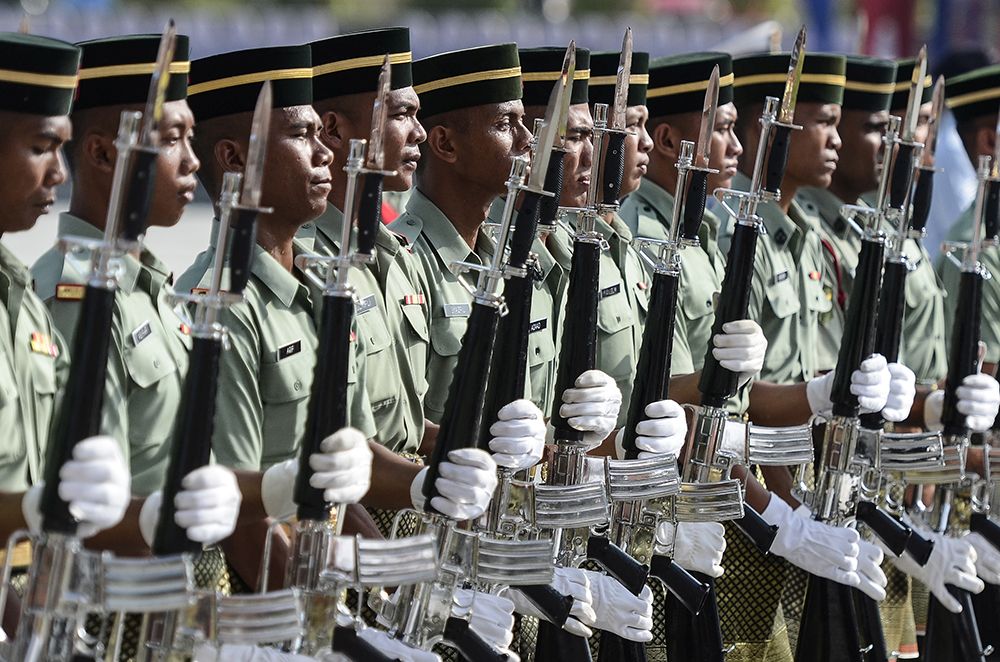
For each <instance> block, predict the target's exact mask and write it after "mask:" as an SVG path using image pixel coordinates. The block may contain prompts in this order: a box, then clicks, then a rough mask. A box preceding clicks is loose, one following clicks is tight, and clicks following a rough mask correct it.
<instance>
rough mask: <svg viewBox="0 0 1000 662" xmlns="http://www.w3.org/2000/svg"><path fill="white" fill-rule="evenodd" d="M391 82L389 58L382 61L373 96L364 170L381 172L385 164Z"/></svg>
mask: <svg viewBox="0 0 1000 662" xmlns="http://www.w3.org/2000/svg"><path fill="white" fill-rule="evenodd" d="M391 81H392V65H390V64H389V56H388V55H386V56H385V59H384V60H383V61H382V69H381V71H379V74H378V91H377V92H376V94H375V105H374V106H373V107H372V132H371V137H370V138H369V140H368V159H367V161H366V162H365V168H366V169H368V170H376V171H378V170H382V169H383V166H384V164H385V125H386V122H388V118H389V88H390V84H391Z"/></svg>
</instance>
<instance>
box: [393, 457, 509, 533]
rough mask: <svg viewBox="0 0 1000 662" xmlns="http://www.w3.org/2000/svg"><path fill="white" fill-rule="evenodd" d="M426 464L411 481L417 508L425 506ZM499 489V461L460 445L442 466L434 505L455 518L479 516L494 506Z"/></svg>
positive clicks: (442, 512)
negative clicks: (495, 492) (494, 497)
mask: <svg viewBox="0 0 1000 662" xmlns="http://www.w3.org/2000/svg"><path fill="white" fill-rule="evenodd" d="M427 470H428V467H424V468H423V469H421V470H420V473H418V474H417V476H416V478H414V479H413V482H412V483H411V484H410V500H411V501H412V502H413V507H414V508H416V509H417V510H423V509H424V501H425V499H424V493H423V488H424V478H425V477H426V476H427ZM496 489H497V464H496V462H494V461H493V458H491V457H490V454H489V453H487V452H486V451H483V450H479V449H478V448H459V449H458V450H453V451H451V452H450V453H448V461H447V462H442V463H441V464H440V465H439V466H438V479H437V491H438V494H439V496H436V497H434V498H433V499H431V506H433V507H434V510H436V511H438V512H439V513H441V514H442V515H444V516H446V517H450V518H451V519H454V520H459V521H461V520H468V519H476V518H477V517H479V516H480V515H482V514H483V513H484V512H486V509H487V508H488V507H489V505H490V499H492V498H493V492H494V491H495V490H496Z"/></svg>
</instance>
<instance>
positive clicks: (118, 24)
mask: <svg viewBox="0 0 1000 662" xmlns="http://www.w3.org/2000/svg"><path fill="white" fill-rule="evenodd" d="M169 17H173V18H174V19H175V20H176V21H177V26H178V30H180V31H181V32H183V33H186V34H188V35H190V36H191V50H192V53H191V55H192V57H195V58H197V57H203V56H206V55H212V54H214V53H219V52H225V51H230V50H237V49H241V48H250V47H254V46H268V45H278V44H290V43H303V42H307V41H312V40H314V39H319V38H322V37H326V36H330V35H335V34H339V33H343V32H352V31H356V30H363V29H366V28H373V27H386V26H392V25H406V26H409V27H410V29H411V44H412V50H413V56H414V57H415V58H420V57H424V56H426V55H431V54H433V53H439V52H442V51H448V50H454V49H457V48H465V47H469V46H477V45H482V44H488V43H498V42H505V41H516V42H517V43H518V44H520V45H521V46H541V45H556V44H565V43H568V42H569V40H570V39H576V40H577V43H578V44H580V45H581V46H586V47H588V48H591V49H595V50H612V49H617V48H618V47H619V46H620V45H621V35H622V32H623V30H624V28H625V26H627V25H631V26H632V28H633V31H634V35H635V48H636V49H637V50H644V51H649V52H650V53H651V54H652V55H653V56H654V57H655V56H660V55H669V54H672V53H679V52H685V51H699V50H725V51H728V52H731V53H734V54H736V53H745V52H754V51H762V50H779V49H781V48H785V49H787V48H789V47H790V46H791V43H792V41H793V40H794V38H795V33H796V31H797V30H798V27H799V25H801V24H802V23H805V24H806V25H807V26H808V27H809V37H808V49H809V50H811V51H837V52H842V53H865V54H870V55H878V56H882V57H900V56H914V55H916V53H917V51H918V50H919V48H920V46H921V45H922V44H925V43H926V44H927V47H928V52H929V54H930V70H931V72H932V73H935V74H937V73H940V72H942V70H944V72H945V73H946V75H947V72H948V71H949V70H950V71H951V73H952V74H953V73H955V72H956V70H957V69H962V68H967V67H964V66H963V65H962V63H963V62H964V63H966V64H967V63H968V62H970V60H969V59H968V58H969V56H970V55H971V56H972V58H973V59H972V60H971V61H972V62H980V63H986V62H996V61H998V57H997V56H998V53H997V45H998V44H1000V0H173V1H154V0H0V30H17V29H18V27H19V26H20V25H22V24H24V23H26V26H25V27H26V28H27V29H28V30H29V31H30V32H32V33H35V34H41V35H46V36H50V37H57V38H61V39H65V40H67V41H82V40H84V39H92V38H97V37H105V36H110V35H117V34H134V33H139V32H159V31H160V30H162V28H163V25H164V24H165V23H166V20H167V18H169ZM949 67H950V69H949ZM956 67H957V69H956ZM951 132H954V129H953V128H952V129H951ZM951 139H952V142H954V141H956V140H957V134H954V135H951ZM955 150H958V152H956V153H955V155H956V158H954V159H950V160H949V165H948V166H947V169H948V174H947V175H946V177H948V179H949V183H948V185H947V186H945V185H942V186H939V187H935V188H936V191H948V192H949V193H950V195H945V194H942V195H935V201H934V207H933V208H932V222H931V223H930V224H929V226H928V228H929V236H928V238H927V241H926V242H925V243H926V245H927V246H928V248H929V249H930V250H931V252H932V253H935V252H936V251H937V246H938V245H939V242H940V239H941V238H942V237H943V234H944V232H945V231H946V229H947V227H948V226H949V225H950V222H951V221H952V220H953V219H954V218H955V217H957V216H958V214H959V213H960V212H961V210H962V209H963V208H964V207H965V206H966V205H968V204H969V200H971V197H972V196H973V194H974V191H975V176H974V172H973V171H972V166H971V165H969V163H968V160H967V158H965V157H964V154H963V153H961V147H960V145H958V146H957V147H955V146H954V145H953V149H952V151H953V152H954V151H955ZM939 151H940V150H939ZM61 193H62V194H61V195H60V198H61V199H62V201H63V202H64V203H65V200H66V198H67V196H68V190H67V191H63V192H61ZM211 218H212V210H211V205H210V204H209V201H208V199H207V197H206V196H205V195H204V193H203V192H202V191H200V190H199V198H198V200H197V201H196V202H195V203H194V204H192V205H191V206H190V207H189V209H188V211H187V212H186V213H185V216H184V219H183V220H182V221H181V223H182V227H183V230H182V231H180V232H178V231H177V229H173V230H154V231H152V233H151V236H150V237H149V240H150V242H151V245H153V246H154V248H155V249H156V250H157V252H158V253H159V254H160V256H161V257H162V258H163V259H164V260H166V262H167V263H168V264H169V265H171V267H173V268H174V269H175V270H183V269H184V268H185V267H187V265H189V264H190V263H191V261H192V260H193V258H194V256H195V254H197V252H198V251H199V250H201V249H202V248H203V247H204V246H205V245H206V244H207V243H208V235H209V231H210V227H211V224H210V220H211ZM55 220H56V214H55V213H52V214H49V215H48V216H45V217H42V218H41V219H39V222H38V224H37V225H36V226H35V228H34V229H33V230H31V231H29V232H22V233H17V234H10V235H8V236H5V237H4V238H3V240H4V243H5V244H7V245H8V246H10V247H11V248H12V249H13V250H14V251H15V252H16V253H17V254H18V255H19V256H20V257H21V258H22V259H23V260H24V261H26V262H27V263H28V264H31V262H33V261H34V259H35V258H36V257H37V256H38V255H40V254H41V253H42V252H43V251H45V250H46V249H48V247H49V246H51V245H52V241H53V238H54V236H55V226H56V223H55Z"/></svg>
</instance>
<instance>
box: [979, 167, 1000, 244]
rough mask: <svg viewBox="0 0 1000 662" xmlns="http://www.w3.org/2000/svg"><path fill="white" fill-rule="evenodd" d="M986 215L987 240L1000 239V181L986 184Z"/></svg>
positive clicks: (984, 220)
mask: <svg viewBox="0 0 1000 662" xmlns="http://www.w3.org/2000/svg"><path fill="white" fill-rule="evenodd" d="M985 214H986V216H985V218H984V219H983V226H984V227H985V228H986V239H996V238H997V237H1000V181H994V180H990V181H988V182H986V212H985Z"/></svg>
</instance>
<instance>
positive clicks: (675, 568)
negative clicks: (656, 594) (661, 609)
mask: <svg viewBox="0 0 1000 662" xmlns="http://www.w3.org/2000/svg"><path fill="white" fill-rule="evenodd" d="M649 574H650V575H651V576H653V577H656V578H657V579H659V580H660V581H661V582H663V584H664V586H666V587H667V590H669V591H670V593H671V594H673V596H674V597H675V598H677V601H678V602H680V603H681V604H682V605H684V608H685V609H687V610H688V611H689V612H691V614H693V615H695V616H697V615H698V614H700V613H701V610H702V609H704V607H705V600H706V599H707V598H708V594H709V591H710V590H711V586H709V585H708V584H706V583H705V582H702V581H701V580H699V579H698V578H697V577H695V576H694V575H692V574H691V573H690V572H688V571H687V570H685V569H684V568H682V567H680V566H679V565H677V563H675V562H674V560H673V559H669V558H667V557H666V556H662V555H660V554H654V555H653V558H652V559H651V560H650V562H649Z"/></svg>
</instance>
